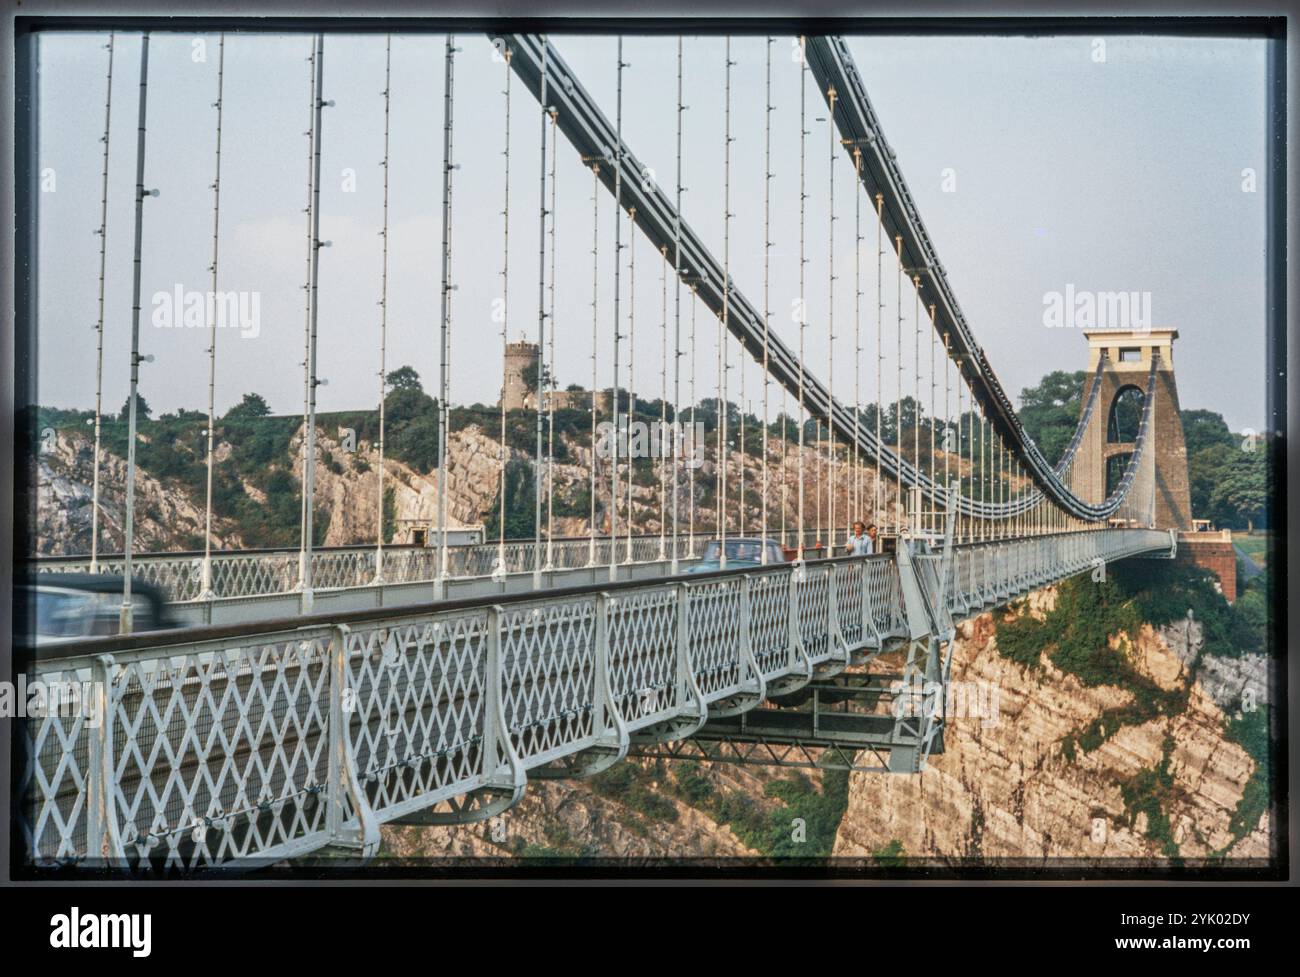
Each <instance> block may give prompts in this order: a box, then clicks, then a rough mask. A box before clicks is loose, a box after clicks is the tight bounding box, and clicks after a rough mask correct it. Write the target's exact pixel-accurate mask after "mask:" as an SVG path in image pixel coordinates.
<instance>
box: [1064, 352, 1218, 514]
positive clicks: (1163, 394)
mask: <svg viewBox="0 0 1300 977" xmlns="http://www.w3.org/2000/svg"><path fill="white" fill-rule="evenodd" d="M1084 335H1085V336H1086V337H1087V338H1088V379H1087V381H1086V382H1085V383H1084V388H1083V403H1084V404H1085V405H1086V404H1087V403H1088V398H1089V397H1090V396H1091V394H1092V385H1093V378H1094V375H1095V373H1096V370H1097V363H1098V362H1099V361H1100V360H1101V358H1102V357H1103V356H1105V357H1106V359H1107V364H1106V366H1105V367H1104V368H1103V370H1102V373H1101V376H1100V378H1098V381H1097V382H1099V383H1101V385H1102V388H1101V398H1100V400H1099V401H1098V402H1097V409H1096V412H1095V413H1094V414H1093V417H1092V420H1091V421H1090V422H1089V424H1088V428H1087V430H1086V431H1084V434H1083V443H1082V444H1080V445H1079V452H1078V455H1077V456H1076V457H1075V460H1074V466H1073V487H1074V491H1075V493H1076V494H1077V495H1079V496H1080V497H1081V498H1083V499H1085V500H1087V501H1089V502H1101V501H1102V500H1103V499H1105V498H1106V495H1107V490H1108V488H1113V486H1114V483H1115V481H1117V480H1118V476H1119V474H1121V473H1122V472H1123V466H1124V464H1125V463H1126V461H1127V457H1128V456H1129V455H1131V454H1132V453H1133V441H1132V438H1133V437H1134V435H1135V431H1136V419H1137V418H1138V417H1139V416H1140V411H1141V405H1142V395H1143V394H1144V392H1145V390H1146V382H1147V373H1148V372H1149V371H1150V369H1151V358H1152V356H1153V355H1156V354H1158V355H1159V357H1160V362H1159V365H1158V366H1157V368H1156V376H1155V384H1156V402H1155V413H1154V416H1153V417H1152V423H1153V425H1154V429H1153V430H1152V432H1151V433H1152V435H1153V436H1154V438H1155V441H1154V447H1155V451H1156V456H1155V476H1156V486H1155V491H1156V499H1155V521H1156V526H1157V527H1158V528H1160V529H1179V530H1188V529H1191V528H1192V506H1191V499H1190V495H1189V492H1188V484H1187V446H1186V445H1185V444H1184V442H1183V422H1182V417H1181V415H1180V414H1179V407H1178V385H1177V384H1176V382H1175V381H1174V355H1173V353H1174V340H1175V339H1177V338H1178V330H1176V329H1151V330H1147V331H1132V330H1122V329H1097V330H1088V331H1085V332H1084ZM1108 470H1109V473H1110V474H1109V478H1108ZM1108 483H1109V484H1108Z"/></svg>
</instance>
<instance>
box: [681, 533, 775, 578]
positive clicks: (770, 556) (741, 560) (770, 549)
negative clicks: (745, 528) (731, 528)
mask: <svg viewBox="0 0 1300 977" xmlns="http://www.w3.org/2000/svg"><path fill="white" fill-rule="evenodd" d="M764 550H766V551H767V563H769V564H771V563H785V562H786V559H785V555H784V553H782V551H781V544H780V543H778V542H777V541H776V540H774V539H761V538H759V537H757V536H736V537H733V538H731V539H728V540H727V550H726V553H727V566H726V569H728V570H734V569H737V568H739V567H756V566H762V565H763V552H764ZM722 552H723V550H722V544H721V542H720V541H719V540H716V539H711V540H709V542H708V543H706V544H705V546H704V554H703V555H702V556H701V557H700V562H699V563H697V564H695V566H693V567H691V568H690V569H689V570H687V571H686V572H687V573H712V572H713V571H715V570H721V569H723V566H722Z"/></svg>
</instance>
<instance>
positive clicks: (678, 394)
mask: <svg viewBox="0 0 1300 977" xmlns="http://www.w3.org/2000/svg"><path fill="white" fill-rule="evenodd" d="M683 111H685V108H684V107H683V105H682V38H681V36H680V35H679V36H678V38H677V184H676V200H677V206H676V209H675V212H674V215H673V557H672V569H671V572H672V573H673V574H674V575H675V574H676V573H677V560H678V551H679V550H680V539H679V537H680V535H681V527H680V520H679V512H678V502H677V497H678V494H679V490H680V484H681V483H680V478H681V474H680V466H681V458H682V438H683V437H684V436H685V432H684V430H683V428H682V112H683ZM692 369H694V367H693V366H692ZM691 419H692V421H693V420H694V412H693V411H692V414H691ZM688 555H689V554H688Z"/></svg>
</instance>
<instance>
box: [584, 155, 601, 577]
mask: <svg viewBox="0 0 1300 977" xmlns="http://www.w3.org/2000/svg"><path fill="white" fill-rule="evenodd" d="M599 299H600V163H599V162H596V161H593V162H592V163H591V473H590V474H591V485H590V492H589V494H590V496H591V498H590V502H591V518H590V520H589V522H588V532H589V538H588V557H587V565H588V566H595V565H596V469H597V468H598V467H599V465H600V451H599V450H598V449H599V446H598V443H597V441H596V414H597V412H598V409H599V407H598V398H599V393H598V392H597V376H596V353H597V338H598V336H599V332H600V302H599Z"/></svg>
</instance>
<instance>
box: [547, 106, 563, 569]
mask: <svg viewBox="0 0 1300 977" xmlns="http://www.w3.org/2000/svg"><path fill="white" fill-rule="evenodd" d="M549 114H550V117H551V207H550V217H551V228H550V235H551V273H550V278H549V281H548V282H547V290H548V296H547V312H546V315H547V318H548V319H550V320H551V330H550V332H549V333H548V334H547V339H548V341H549V343H550V350H549V353H548V355H547V359H548V360H549V361H550V367H549V369H548V375H547V383H548V385H549V387H550V390H549V392H548V393H547V395H546V408H547V433H546V565H545V569H547V570H550V569H553V568H554V566H555V392H556V379H555V332H556V329H557V328H558V324H557V323H556V321H555V223H556V214H557V211H556V209H555V204H556V199H555V198H556V184H557V180H556V173H557V167H556V159H557V158H558V157H559V150H560V144H559V141H558V140H557V138H556V137H557V136H558V134H559V129H558V126H559V112H558V111H557V110H556V108H555V107H554V106H551V109H550V113H549Z"/></svg>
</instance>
